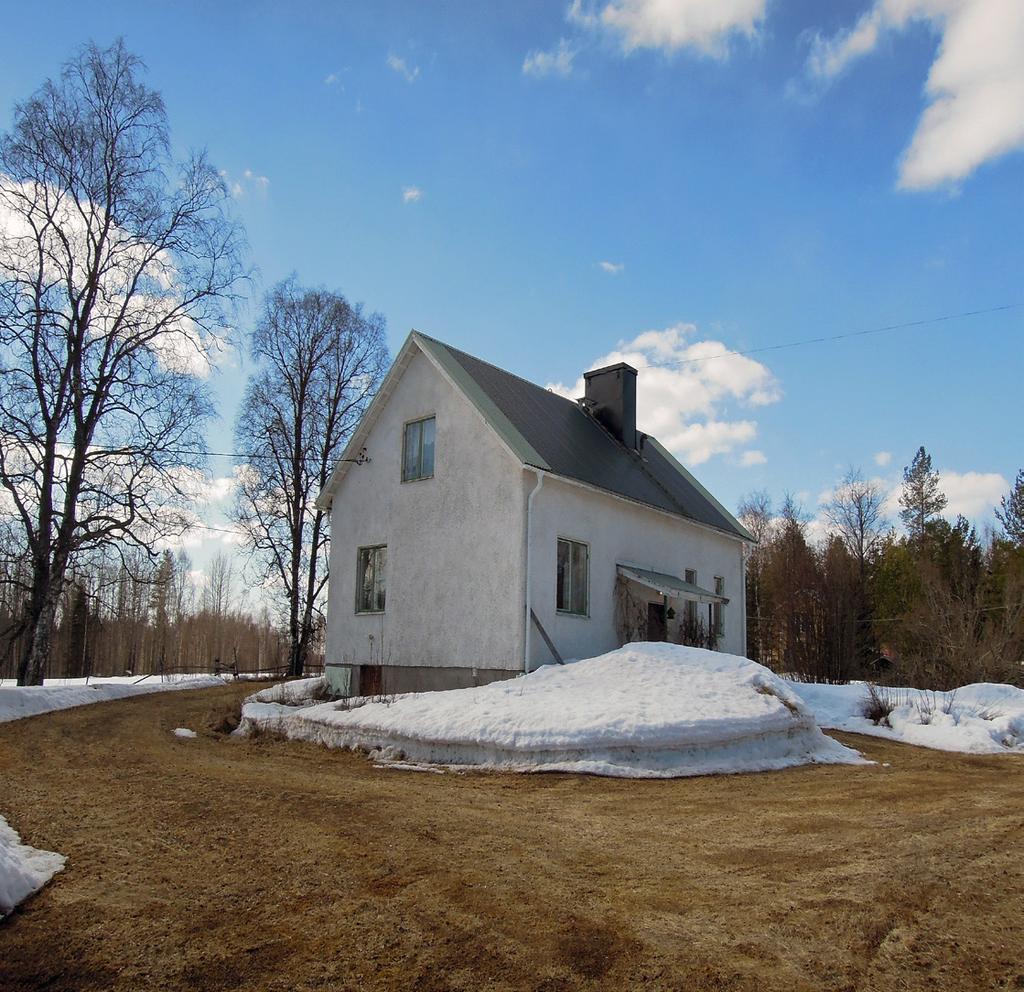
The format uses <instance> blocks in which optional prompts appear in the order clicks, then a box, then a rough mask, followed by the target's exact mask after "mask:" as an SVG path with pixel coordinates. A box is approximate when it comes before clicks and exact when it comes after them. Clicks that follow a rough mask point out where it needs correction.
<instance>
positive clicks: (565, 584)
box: [555, 537, 590, 617]
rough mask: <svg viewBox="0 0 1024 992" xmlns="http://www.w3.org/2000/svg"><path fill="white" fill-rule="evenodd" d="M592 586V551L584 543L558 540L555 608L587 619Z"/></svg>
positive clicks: (560, 611)
mask: <svg viewBox="0 0 1024 992" xmlns="http://www.w3.org/2000/svg"><path fill="white" fill-rule="evenodd" d="M589 585H590V549H589V548H588V547H587V545H585V544H584V543H583V542H582V541H570V540H569V539H568V538H565V537H560V538H559V539H558V584H557V589H556V593H555V607H556V609H557V610H558V612H559V613H572V614H574V615H575V616H580V617H585V616H587V611H588V606H589V604H588V596H589V589H588V587H589Z"/></svg>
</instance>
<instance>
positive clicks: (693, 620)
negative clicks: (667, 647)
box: [683, 568, 697, 631]
mask: <svg viewBox="0 0 1024 992" xmlns="http://www.w3.org/2000/svg"><path fill="white" fill-rule="evenodd" d="M683 578H684V579H686V581H687V582H689V583H690V585H691V586H695V585H696V584H697V570H696V569H694V568H688V569H687V570H686V571H685V572H684V573H683ZM686 624H687V626H688V627H689V629H690V630H691V631H693V630H696V628H697V600H695V599H688V600H686Z"/></svg>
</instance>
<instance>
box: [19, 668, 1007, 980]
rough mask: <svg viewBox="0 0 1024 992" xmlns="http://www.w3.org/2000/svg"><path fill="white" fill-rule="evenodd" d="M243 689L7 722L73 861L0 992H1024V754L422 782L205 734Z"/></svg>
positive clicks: (882, 745)
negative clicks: (649, 778) (769, 770)
mask: <svg viewBox="0 0 1024 992" xmlns="http://www.w3.org/2000/svg"><path fill="white" fill-rule="evenodd" d="M249 691H251V687H245V686H233V687H226V688H224V689H214V690H210V691H201V692H200V691H188V692H175V693H167V694H157V695H154V696H148V697H142V698H139V699H137V700H132V701H129V702H116V703H109V704H99V705H95V706H90V707H84V708H82V709H78V710H70V711H66V712H64V713H59V714H52V715H49V716H44V717H39V718H35V719H31V720H24V721H19V722H16V723H11V724H5V725H2V726H0V810H2V811H3V812H4V813H5V814H7V816H8V818H9V820H10V822H11V823H12V825H13V826H14V827H15V828H16V829H18V830H20V831H21V832H22V834H23V836H24V837H25V839H26V840H27V841H28V842H30V843H32V844H34V845H36V846H40V847H45V848H50V849H53V850H58V851H61V852H63V853H65V854H67V855H68V867H67V870H66V871H65V872H64V873H63V874H62V875H59V876H57V878H56V879H55V880H54V882H53V883H52V884H51V885H50V886H48V887H47V888H46V889H44V890H43V891H42V892H41V893H40V894H39V895H38V896H36V897H35V898H34V899H32V900H30V901H29V902H28V903H26V904H24V906H23V907H22V908H21V909H20V910H19V911H16V912H15V914H14V915H13V916H12V917H11V918H10V919H9V920H8V921H7V922H5V923H3V924H0V988H2V989H4V990H5V992H8V990H10V992H14V990H23V989H42V988H45V989H53V990H82V992H84V990H90V989H103V990H107V989H111V990H132V992H136V990H149V989H198V990H212V989H242V990H249V989H252V990H262V989H281V990H293V989H294V990H306V989H419V990H435V989H436V990H441V989H445V990H459V989H465V990H480V989H493V990H513V989H514V990H520V989H536V990H545V992H556V990H566V989H576V988H585V989H616V990H618V989H632V988H638V987H643V988H647V989H655V990H661V989H665V990H668V989H673V990H675V989H678V990H688V992H689V990H709V989H736V990H748V989H749V990H768V992H771V990H785V992H802V990H819V989H825V990H854V989H864V990H875V989H879V990H880V989H905V990H924V989H964V990H968V989H970V990H979V989H1014V988H1022V987H1024V923H1022V920H1024V878H1022V869H1021V859H1020V851H1021V849H1022V841H1024V762H1021V761H1019V759H1014V758H970V757H964V756H958V755H949V754H943V753H940V752H936V751H925V750H920V749H914V748H909V747H904V746H900V745H895V744H891V743H888V742H883V741H877V740H869V739H866V738H852V737H844V740H846V741H847V742H848V743H852V744H854V745H855V746H857V747H861V748H862V749H863V750H865V751H866V752H867V753H868V755H869V756H870V757H872V758H875V759H876V760H878V761H880V762H881V761H885V762H890V763H891V767H888V768H886V767H883V766H882V765H881V764H879V765H876V766H872V767H863V768H849V767H821V768H817V767H809V768H803V769H796V770H792V771H786V772H780V773H774V774H761V775H744V776H736V777H713V778H701V779H681V780H675V781H668V782H636V781H624V780H614V779H599V778H585V777H574V776H568V775H544V776H494V775H443V776H441V775H430V774H416V773H410V772H398V771H391V770H384V769H379V768H376V767H374V766H373V765H371V764H370V763H369V762H367V761H366V760H364V759H362V758H360V757H358V756H356V755H352V754H347V753H337V752H327V751H324V750H320V749H318V748H315V747H311V746H306V745H298V744H289V743H283V742H279V741H272V740H258V741H240V740H236V739H231V738H228V737H225V736H224V735H223V734H220V733H217V732H215V731H214V730H213V729H211V727H212V726H218V727H220V726H222V725H223V723H224V720H223V717H224V714H225V711H226V710H228V709H230V706H231V705H232V704H234V703H235V702H236V701H237V699H239V698H240V697H241V696H242V695H245V694H246V693H248V692H249ZM178 726H187V727H192V728H193V729H195V730H197V731H199V733H200V736H199V738H198V739H197V740H185V741H181V740H177V739H176V738H174V737H173V736H172V735H171V730H172V729H173V728H174V727H178Z"/></svg>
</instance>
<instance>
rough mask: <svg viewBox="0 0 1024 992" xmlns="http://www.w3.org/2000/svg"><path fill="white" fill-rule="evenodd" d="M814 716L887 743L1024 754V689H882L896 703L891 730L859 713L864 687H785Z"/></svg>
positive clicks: (984, 686)
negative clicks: (947, 690) (882, 738)
mask: <svg viewBox="0 0 1024 992" xmlns="http://www.w3.org/2000/svg"><path fill="white" fill-rule="evenodd" d="M789 688H790V689H791V690H792V691H793V692H795V693H796V694H797V695H798V696H799V697H800V698H801V699H802V700H803V701H804V703H805V704H806V705H807V706H808V707H809V708H810V709H811V710H812V711H813V713H814V715H815V718H816V719H817V721H818V725H819V726H821V727H824V728H826V729H829V730H848V731H850V732H851V733H856V734H870V735H871V736H873V737H885V738H888V739H889V740H895V741H902V742H904V743H906V744H917V745H919V746H921V747H931V748H936V749H937V750H939V751H960V752H962V753H964V754H1007V753H1017V754H1024V689H1018V688H1017V687H1016V686H1012V685H1000V684H997V683H992V682H979V683H976V684H974V685H965V686H963V687H962V688H960V689H956V690H954V691H952V692H932V691H931V690H925V689H897V688H888V687H880V688H879V690H878V691H879V692H880V693H882V694H884V695H886V696H887V697H888V698H889V699H891V700H893V701H894V702H895V703H897V706H896V708H895V709H894V710H893V711H892V712H891V713H890V714H889V719H888V722H889V726H885V725H879V724H875V723H872V722H871V720H868V719H867V718H866V717H865V716H864V715H863V713H862V706H863V704H864V702H865V700H866V699H867V685H866V684H865V683H863V682H851V683H850V684H849V685H811V684H802V683H795V682H791V683H789Z"/></svg>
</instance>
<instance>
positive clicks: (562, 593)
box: [555, 541, 571, 610]
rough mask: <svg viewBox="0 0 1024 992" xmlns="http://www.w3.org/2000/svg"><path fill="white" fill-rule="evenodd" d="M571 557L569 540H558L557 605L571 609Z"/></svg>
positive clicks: (562, 608) (559, 607)
mask: <svg viewBox="0 0 1024 992" xmlns="http://www.w3.org/2000/svg"><path fill="white" fill-rule="evenodd" d="M569 557H570V545H569V542H568V541H559V542H558V579H557V583H558V584H557V592H556V594H555V607H556V608H557V609H559V610H567V609H569V574H570V571H571V569H570V567H569Z"/></svg>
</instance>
